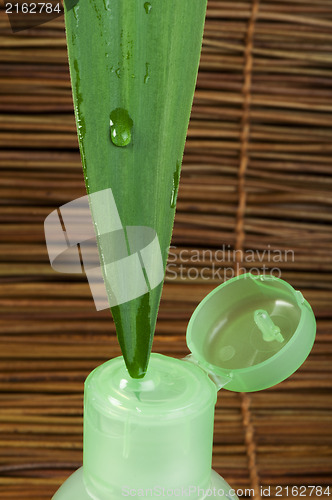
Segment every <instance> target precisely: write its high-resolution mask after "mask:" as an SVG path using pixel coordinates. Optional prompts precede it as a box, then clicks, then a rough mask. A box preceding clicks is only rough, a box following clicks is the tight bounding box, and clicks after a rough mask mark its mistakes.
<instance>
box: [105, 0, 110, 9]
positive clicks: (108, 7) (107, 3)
mask: <svg viewBox="0 0 332 500" xmlns="http://www.w3.org/2000/svg"><path fill="white" fill-rule="evenodd" d="M110 3H111V1H110V0H104V6H105V9H106V10H111V5H110Z"/></svg>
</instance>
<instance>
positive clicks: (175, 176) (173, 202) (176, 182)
mask: <svg viewBox="0 0 332 500" xmlns="http://www.w3.org/2000/svg"><path fill="white" fill-rule="evenodd" d="M180 171H181V162H180V161H178V162H177V164H176V169H175V171H174V174H173V188H172V193H171V208H175V207H176V199H177V197H178V190H179V182H180Z"/></svg>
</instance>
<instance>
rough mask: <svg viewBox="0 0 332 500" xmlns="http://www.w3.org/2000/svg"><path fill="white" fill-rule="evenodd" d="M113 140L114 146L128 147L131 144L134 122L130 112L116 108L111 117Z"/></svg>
mask: <svg viewBox="0 0 332 500" xmlns="http://www.w3.org/2000/svg"><path fill="white" fill-rule="evenodd" d="M110 126H111V140H112V142H113V144H114V146H119V147H123V146H128V144H130V142H131V131H132V128H133V120H132V119H131V118H130V116H129V114H128V111H126V110H125V109H123V108H116V109H114V111H112V113H111V116H110Z"/></svg>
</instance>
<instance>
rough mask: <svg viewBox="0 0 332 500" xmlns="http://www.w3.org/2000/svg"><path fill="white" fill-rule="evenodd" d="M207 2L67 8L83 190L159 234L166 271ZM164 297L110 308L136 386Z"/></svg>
mask: <svg viewBox="0 0 332 500" xmlns="http://www.w3.org/2000/svg"><path fill="white" fill-rule="evenodd" d="M206 3H207V1H206V0H150V2H144V1H142V0H79V1H77V0H66V1H65V22H66V33H67V44H68V55H69V66H70V74H71V81H72V90H73V99H74V108H75V116H76V124H77V131H78V138H79V146H80V151H81V157H82V164H83V171H84V177H85V183H86V187H87V191H88V193H94V192H97V191H100V190H102V189H106V188H111V189H112V191H113V195H114V198H115V202H116V205H117V208H118V211H119V215H120V218H121V221H122V224H123V226H124V227H126V226H149V227H151V228H153V229H154V230H155V231H156V233H157V235H158V238H159V243H160V247H161V249H162V257H163V264H164V269H165V267H166V261H167V255H168V249H169V245H170V240H171V234H172V228H173V221H174V215H175V205H176V197H177V190H178V183H179V178H180V167H181V162H182V156H183V150H184V145H185V139H186V133H187V128H188V123H189V117H190V111H191V106H192V99H193V94H194V89H195V83H196V77H197V71H198V65H199V58H200V51H201V44H202V36H203V28H204V19H205V13H206ZM111 124H113V126H111ZM111 136H112V137H111ZM99 251H100V252H101V249H100V248H99ZM161 291H162V283H161V284H160V285H159V286H157V287H156V288H153V289H152V290H150V291H149V292H148V293H145V294H144V295H142V296H141V297H139V298H137V299H134V300H131V301H130V302H126V303H124V304H122V305H118V306H114V307H112V314H113V318H114V321H115V325H116V331H117V336H118V340H119V343H120V346H121V349H122V353H123V355H124V359H125V362H126V365H127V368H128V370H129V373H130V375H131V376H132V377H134V378H139V377H142V376H144V374H145V372H146V370H147V365H148V361H149V356H150V351H151V347H152V340H153V334H154V330H155V324H156V319H157V313H158V308H159V302H160V296H161Z"/></svg>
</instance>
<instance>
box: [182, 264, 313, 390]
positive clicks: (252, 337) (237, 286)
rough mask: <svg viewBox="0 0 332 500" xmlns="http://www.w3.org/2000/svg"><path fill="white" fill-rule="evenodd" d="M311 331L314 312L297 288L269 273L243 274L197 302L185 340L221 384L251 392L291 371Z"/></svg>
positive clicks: (304, 354)
mask: <svg viewBox="0 0 332 500" xmlns="http://www.w3.org/2000/svg"><path fill="white" fill-rule="evenodd" d="M315 334H316V321H315V316H314V314H313V312H312V309H311V307H310V305H309V303H308V302H307V301H306V300H305V299H304V297H303V295H302V294H301V292H299V291H296V290H294V288H293V287H292V286H291V285H289V284H288V283H286V281H283V280H281V279H279V278H275V277H273V276H265V275H261V276H256V275H253V274H243V275H241V276H238V277H236V278H233V279H231V280H229V281H226V282H225V283H223V284H222V285H220V286H219V287H217V288H216V289H215V290H213V291H212V292H211V293H210V294H209V295H207V296H206V297H205V299H204V300H203V301H202V302H201V303H200V304H199V305H198V307H197V309H196V310H195V311H194V314H193V315H192V317H191V319H190V322H189V325H188V329H187V344H188V347H189V349H190V351H191V352H192V355H193V357H194V358H195V360H196V361H197V362H198V363H199V364H200V365H201V366H202V368H204V369H205V370H206V371H208V372H210V373H211V374H213V375H215V376H217V377H220V378H221V379H222V380H223V383H222V385H224V387H225V389H228V390H232V391H237V392H242V391H243V392H251V391H260V390H262V389H266V388H267V387H272V386H273V385H275V384H278V383H279V382H281V381H282V380H285V379H286V378H287V377H289V376H290V375H291V374H292V373H293V372H295V371H296V370H297V369H298V368H299V367H300V366H301V364H302V363H303V362H304V361H305V359H306V358H307V356H308V354H309V353H310V351H311V348H312V346H313V343H314V340H315Z"/></svg>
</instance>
